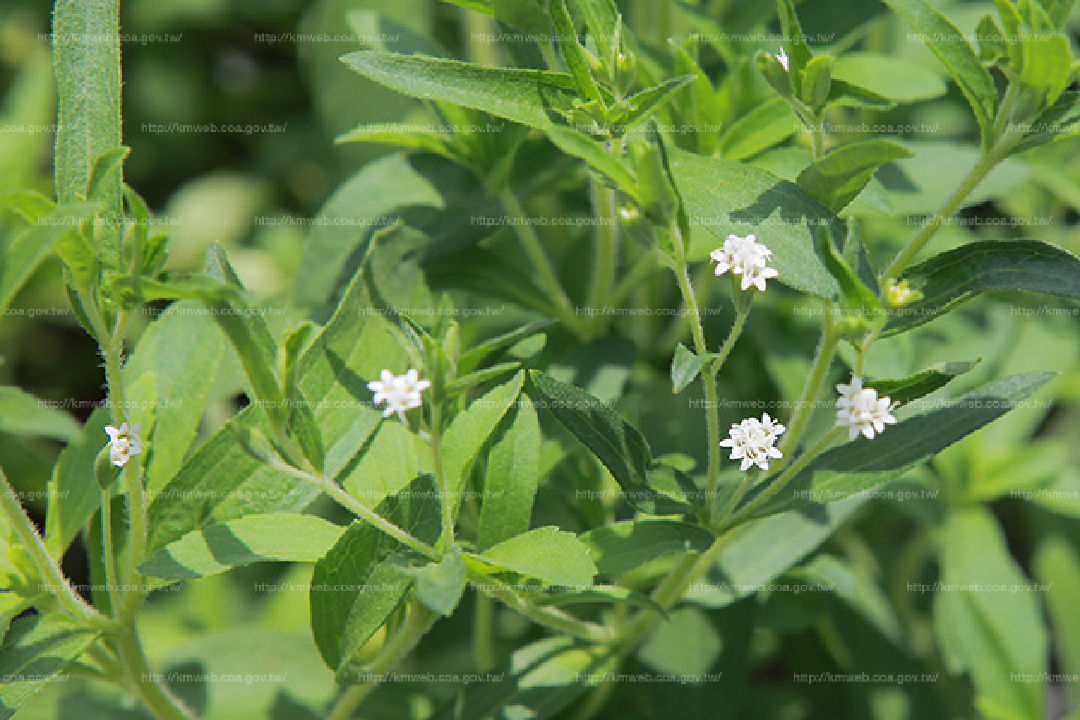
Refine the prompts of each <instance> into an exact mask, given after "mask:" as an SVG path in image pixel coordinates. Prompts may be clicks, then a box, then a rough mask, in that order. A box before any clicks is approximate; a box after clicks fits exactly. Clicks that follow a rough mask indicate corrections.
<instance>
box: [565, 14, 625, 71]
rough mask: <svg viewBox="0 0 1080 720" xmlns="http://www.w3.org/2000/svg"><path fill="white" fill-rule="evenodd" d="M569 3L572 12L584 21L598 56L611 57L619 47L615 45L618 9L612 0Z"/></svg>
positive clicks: (602, 57)
mask: <svg viewBox="0 0 1080 720" xmlns="http://www.w3.org/2000/svg"><path fill="white" fill-rule="evenodd" d="M569 3H570V7H571V9H573V11H574V14H575V15H577V16H578V17H580V18H581V19H582V20H584V21H585V27H586V28H588V30H589V37H590V38H592V41H593V42H594V43H596V49H597V52H598V53H599V55H600V58H601V59H604V58H610V57H612V53H613V51H618V49H619V48H617V47H615V43H616V42H617V38H616V35H615V33H616V32H617V30H616V26H617V25H618V21H619V9H618V8H617V7H615V2H614V0H569Z"/></svg>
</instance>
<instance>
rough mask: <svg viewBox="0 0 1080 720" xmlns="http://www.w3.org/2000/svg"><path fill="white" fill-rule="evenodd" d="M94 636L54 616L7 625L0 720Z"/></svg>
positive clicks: (0, 659)
mask: <svg viewBox="0 0 1080 720" xmlns="http://www.w3.org/2000/svg"><path fill="white" fill-rule="evenodd" d="M94 639H95V635H94V633H91V632H87V631H86V630H84V629H82V628H80V627H78V626H76V625H75V624H74V623H71V622H69V621H68V620H66V619H65V618H63V617H61V616H57V615H49V616H44V615H33V616H30V617H26V618H20V619H18V620H15V621H14V622H12V623H11V629H10V630H9V631H8V633H7V636H6V637H5V638H4V644H3V646H2V647H0V677H2V678H4V682H3V684H0V719H3V720H7V718H9V717H11V716H13V715H14V714H15V712H16V711H17V710H18V709H19V708H20V707H21V706H22V705H23V703H25V702H26V701H27V700H28V699H29V698H30V697H31V696H32V695H33V694H34V693H36V692H37V691H38V690H40V689H41V688H43V687H44V686H45V685H47V684H48V683H49V681H51V680H52V679H53V678H55V677H57V676H58V675H59V674H60V673H62V672H63V671H64V670H65V668H67V667H68V666H69V665H70V664H71V663H72V662H74V661H75V660H76V659H78V658H79V656H80V655H82V654H83V653H84V652H86V649H87V648H88V647H90V644H91V643H92V642H94Z"/></svg>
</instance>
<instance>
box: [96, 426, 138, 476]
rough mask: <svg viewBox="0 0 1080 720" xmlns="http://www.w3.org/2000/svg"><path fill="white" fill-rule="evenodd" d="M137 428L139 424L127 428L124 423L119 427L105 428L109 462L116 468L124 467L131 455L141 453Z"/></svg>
mask: <svg viewBox="0 0 1080 720" xmlns="http://www.w3.org/2000/svg"><path fill="white" fill-rule="evenodd" d="M139 427H140V424H139V423H135V424H134V425H132V426H131V427H130V428H129V427H128V424H127V423H126V422H125V423H121V424H120V427H115V426H113V425H106V426H105V434H106V435H108V436H109V461H110V462H111V463H112V464H113V465H115V466H116V467H124V466H125V465H127V461H128V460H130V459H131V456H132V455H138V454H139V453H141V452H142V441H141V440H139V434H138V433H139Z"/></svg>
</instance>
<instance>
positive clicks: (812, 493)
mask: <svg viewBox="0 0 1080 720" xmlns="http://www.w3.org/2000/svg"><path fill="white" fill-rule="evenodd" d="M1052 377H1053V375H1052V374H1050V373H1033V374H1028V375H1013V376H1010V377H1007V378H1005V379H1004V380H999V381H997V382H993V383H989V384H987V385H983V386H982V387H980V388H977V389H976V390H973V391H972V392H970V393H968V394H967V395H964V396H963V397H960V398H957V399H955V400H949V401H945V402H943V403H941V404H940V405H938V404H935V409H933V410H931V411H929V412H927V413H923V414H921V415H916V416H914V417H910V418H907V419H906V420H903V421H902V422H900V423H898V424H896V425H895V426H893V427H890V428H888V429H886V431H885V432H884V433H882V434H881V435H879V436H878V437H876V438H874V439H873V440H867V439H866V438H862V437H860V438H858V439H856V440H853V441H851V442H847V443H844V444H843V445H839V446H837V447H834V448H832V449H830V450H827V451H826V452H824V453H822V454H821V455H819V456H818V457H817V458H815V459H814V460H813V461H811V462H810V464H808V465H807V466H806V467H805V468H803V469H802V470H801V471H800V472H799V473H798V474H796V475H795V477H794V478H792V480H791V482H790V483H789V484H788V485H787V487H786V488H784V489H783V490H782V491H781V492H779V493H777V494H776V495H775V496H774V497H772V498H770V499H769V500H768V501H767V502H765V503H763V504H761V505H760V507H755V506H754V504H755V498H756V497H757V496H758V495H759V494H760V493H761V492H762V491H763V489H764V487H768V483H766V484H765V485H764V486H762V488H759V489H758V491H757V492H755V493H753V494H751V495H750V496H749V497H748V498H747V500H746V501H745V502H744V503H743V507H744V508H753V509H752V510H747V511H746V517H763V516H766V515H773V514H776V513H780V512H784V511H787V510H792V509H799V508H805V507H808V506H813V505H821V504H827V503H830V502H833V501H836V500H842V499H844V498H847V497H850V496H852V495H857V494H859V493H863V492H866V491H868V490H872V489H873V488H875V487H878V486H879V485H882V484H883V483H885V482H888V481H889V480H893V479H895V478H898V477H900V476H901V475H903V474H904V473H906V472H907V471H908V470H910V469H911V468H913V467H914V466H916V465H918V464H919V463H921V462H923V461H925V460H926V459H928V458H930V457H932V456H933V455H935V454H937V453H939V452H941V451H942V450H944V449H945V448H947V447H949V446H950V445H952V444H953V443H955V442H957V441H958V440H960V439H962V438H964V437H966V436H968V435H970V434H971V433H973V432H975V431H976V430H978V429H980V428H982V427H983V426H985V425H987V424H989V423H991V422H993V421H994V420H997V419H998V418H999V417H1001V416H1002V415H1004V414H1005V413H1007V412H1009V410H1011V409H1012V408H1013V407H1015V406H1016V405H1017V404H1018V403H1019V402H1020V401H1022V400H1024V399H1025V398H1027V397H1029V396H1030V395H1031V394H1032V393H1034V392H1035V391H1036V390H1038V389H1039V388H1040V387H1042V386H1043V385H1045V384H1046V383H1047V382H1048V381H1049V380H1050V379H1051V378H1052Z"/></svg>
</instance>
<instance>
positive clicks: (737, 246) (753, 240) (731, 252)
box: [709, 235, 777, 292]
mask: <svg viewBox="0 0 1080 720" xmlns="http://www.w3.org/2000/svg"><path fill="white" fill-rule="evenodd" d="M771 256H772V250H770V249H769V248H767V247H766V246H764V245H762V244H761V243H759V242H757V237H756V236H754V235H747V236H746V237H739V236H738V235H728V236H727V240H725V241H724V245H723V247H719V248H717V249H715V250H713V251H712V252H711V253H709V257H711V258H712V259H713V261H714V262H715V263H716V274H717V275H718V276H719V275H723V274H724V273H726V272H727V271H728V270H731V271H732V272H733V273H734V274H736V275H742V283H741V286H742V289H743V290H749V289H750V286H751V285H753V286H754V287H756V288H757V289H758V290H761V291H762V292H764V291H765V281H766V280H768V279H769V278H774V277H776V276H777V272H776V270H774V269H773V268H771V267H769V258H770V257H771Z"/></svg>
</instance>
